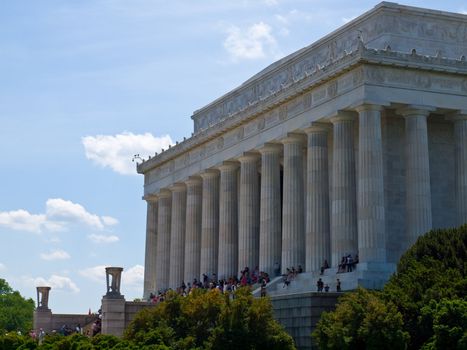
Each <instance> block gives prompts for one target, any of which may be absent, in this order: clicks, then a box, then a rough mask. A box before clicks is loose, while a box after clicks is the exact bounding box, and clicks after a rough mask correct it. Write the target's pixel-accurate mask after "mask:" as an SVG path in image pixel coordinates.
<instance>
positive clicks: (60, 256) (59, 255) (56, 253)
mask: <svg viewBox="0 0 467 350" xmlns="http://www.w3.org/2000/svg"><path fill="white" fill-rule="evenodd" d="M40 257H41V259H42V260H49V261H50V260H66V259H69V258H70V254H68V253H67V252H66V251H64V250H61V249H57V250H53V251H51V252H50V253H41V255H40Z"/></svg>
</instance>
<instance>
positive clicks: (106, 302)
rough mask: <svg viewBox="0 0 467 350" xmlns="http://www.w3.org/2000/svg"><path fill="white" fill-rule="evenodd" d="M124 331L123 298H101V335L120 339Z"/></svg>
mask: <svg viewBox="0 0 467 350" xmlns="http://www.w3.org/2000/svg"><path fill="white" fill-rule="evenodd" d="M124 330H125V298H124V297H123V295H121V296H120V297H119V298H115V297H109V296H104V297H103V298H102V329H101V332H102V334H108V335H115V336H117V337H121V336H122V335H123V332H124Z"/></svg>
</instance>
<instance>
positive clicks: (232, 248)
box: [218, 161, 239, 279]
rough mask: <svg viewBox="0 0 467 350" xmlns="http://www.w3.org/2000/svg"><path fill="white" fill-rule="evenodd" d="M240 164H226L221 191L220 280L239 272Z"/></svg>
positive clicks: (223, 166) (221, 172) (222, 172)
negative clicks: (238, 174) (238, 175)
mask: <svg viewBox="0 0 467 350" xmlns="http://www.w3.org/2000/svg"><path fill="white" fill-rule="evenodd" d="M238 167H239V164H238V162H230V161H228V162H224V163H223V164H222V165H221V166H219V167H218V169H219V170H220V189H219V264H218V274H219V276H218V277H219V278H222V279H225V278H229V277H233V276H237V274H238V271H237V268H238V211H237V207H238V202H237V172H238Z"/></svg>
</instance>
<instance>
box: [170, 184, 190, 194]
mask: <svg viewBox="0 0 467 350" xmlns="http://www.w3.org/2000/svg"><path fill="white" fill-rule="evenodd" d="M169 190H170V191H172V192H182V191H186V186H185V184H184V183H183V182H176V183H174V184H173V185H171V186H170V187H169Z"/></svg>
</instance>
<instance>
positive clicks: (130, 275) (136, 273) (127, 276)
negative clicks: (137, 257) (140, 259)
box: [79, 265, 144, 289]
mask: <svg viewBox="0 0 467 350" xmlns="http://www.w3.org/2000/svg"><path fill="white" fill-rule="evenodd" d="M108 266H109V265H97V266H93V267H88V268H86V269H83V270H81V271H80V272H79V274H80V275H81V276H83V277H86V278H88V279H90V280H92V281H95V282H102V281H105V268H106V267H108ZM143 281H144V267H143V266H141V265H135V266H132V267H129V268H127V269H124V270H123V272H122V289H124V288H127V287H131V288H134V287H142V286H143Z"/></svg>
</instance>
